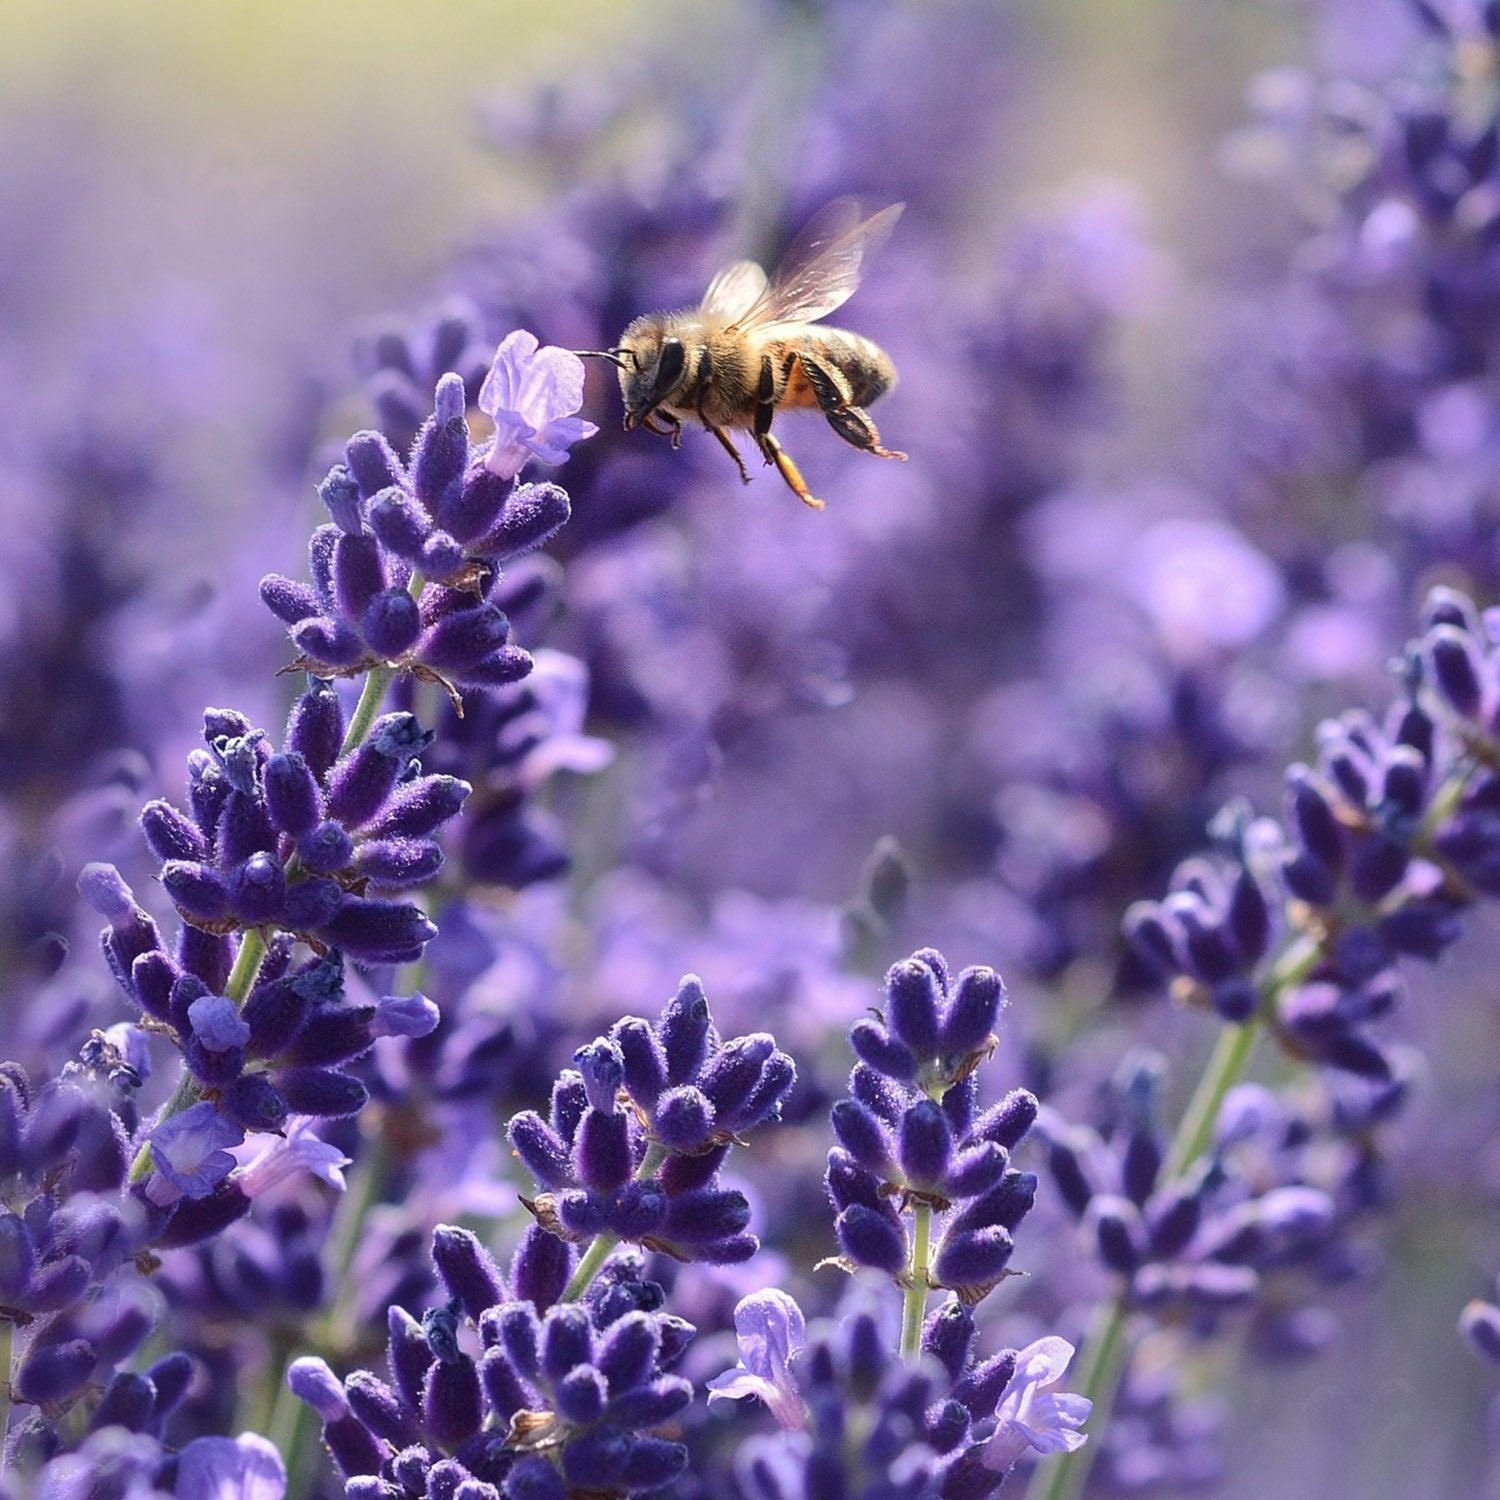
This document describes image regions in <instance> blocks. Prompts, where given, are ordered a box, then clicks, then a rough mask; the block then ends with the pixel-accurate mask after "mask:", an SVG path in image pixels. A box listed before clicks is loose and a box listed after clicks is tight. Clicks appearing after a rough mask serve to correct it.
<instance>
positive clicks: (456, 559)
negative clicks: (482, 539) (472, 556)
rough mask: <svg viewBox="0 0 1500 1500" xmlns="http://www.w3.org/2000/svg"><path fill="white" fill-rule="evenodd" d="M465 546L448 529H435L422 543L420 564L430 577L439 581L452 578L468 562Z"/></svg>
mask: <svg viewBox="0 0 1500 1500" xmlns="http://www.w3.org/2000/svg"><path fill="white" fill-rule="evenodd" d="M467 562H468V558H467V556H466V555H465V554H464V549H463V547H462V546H461V545H460V544H459V543H458V542H457V541H456V540H455V539H454V538H453V537H451V536H449V535H448V533H447V532H446V531H434V532H433V533H432V535H431V536H430V537H428V538H427V540H426V541H425V542H424V543H423V544H422V556H421V557H420V558H419V559H418V566H419V567H420V568H421V570H422V572H423V573H424V574H425V575H426V576H427V577H428V578H432V579H434V580H436V581H437V582H438V583H441V582H443V581H444V580H445V579H448V578H452V577H453V576H454V574H456V573H458V572H460V571H461V570H462V569H463V568H464V566H465V565H466V564H467Z"/></svg>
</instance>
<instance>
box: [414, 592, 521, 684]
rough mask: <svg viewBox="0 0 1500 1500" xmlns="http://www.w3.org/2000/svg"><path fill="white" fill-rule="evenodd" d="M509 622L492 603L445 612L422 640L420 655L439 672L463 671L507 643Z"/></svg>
mask: <svg viewBox="0 0 1500 1500" xmlns="http://www.w3.org/2000/svg"><path fill="white" fill-rule="evenodd" d="M509 634H510V621H509V620H507V619H506V617H505V615H504V614H503V613H502V612H501V611H500V610H499V609H497V608H496V607H495V606H494V605H493V604H485V605H481V606H480V607H479V608H477V609H467V610H462V611H460V612H458V613H456V614H449V615H444V616H443V618H442V619H440V620H439V621H438V622H437V624H436V625H434V626H433V627H432V629H431V630H429V631H428V632H427V634H426V635H425V636H424V637H423V639H422V644H421V646H420V647H419V649H418V654H419V655H420V656H421V658H422V660H423V661H424V662H426V663H427V664H428V665H429V666H433V667H436V668H437V670H438V671H440V672H461V671H462V670H463V669H465V668H467V667H471V666H473V665H475V664H476V663H478V662H480V661H483V660H484V659H485V658H486V657H488V656H489V655H491V654H492V653H493V652H495V651H497V650H498V649H499V648H500V647H501V646H503V645H504V644H505V642H506V638H507V637H508V636H509Z"/></svg>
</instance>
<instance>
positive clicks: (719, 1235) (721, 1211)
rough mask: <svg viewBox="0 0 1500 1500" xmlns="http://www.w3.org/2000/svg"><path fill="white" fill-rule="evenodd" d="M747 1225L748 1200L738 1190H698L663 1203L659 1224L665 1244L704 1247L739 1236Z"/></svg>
mask: <svg viewBox="0 0 1500 1500" xmlns="http://www.w3.org/2000/svg"><path fill="white" fill-rule="evenodd" d="M749 1223H750V1200H749V1199H748V1198H746V1197H745V1195H744V1194H743V1193H742V1192H740V1191H739V1189H738V1188H699V1189H698V1190H697V1191H696V1192H691V1193H679V1194H677V1195H676V1196H675V1197H673V1198H671V1199H669V1200H668V1201H667V1210H666V1219H665V1221H664V1224H663V1228H664V1231H665V1236H666V1238H667V1239H669V1240H683V1241H686V1242H687V1243H689V1244H694V1243H699V1244H705V1243H709V1242H711V1241H714V1240H726V1239H729V1238H730V1237H731V1236H733V1235H737V1234H739V1233H741V1232H742V1231H743V1230H744V1229H745V1227H746V1226H747V1225H748V1224H749Z"/></svg>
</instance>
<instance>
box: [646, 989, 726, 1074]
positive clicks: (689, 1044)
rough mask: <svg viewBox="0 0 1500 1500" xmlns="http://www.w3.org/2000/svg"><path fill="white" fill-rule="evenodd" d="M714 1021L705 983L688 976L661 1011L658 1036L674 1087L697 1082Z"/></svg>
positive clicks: (706, 1052) (705, 1056)
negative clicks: (704, 986) (710, 1012)
mask: <svg viewBox="0 0 1500 1500" xmlns="http://www.w3.org/2000/svg"><path fill="white" fill-rule="evenodd" d="M712 1024H713V1023H712V1019H711V1018H710V1016H709V1011H708V997H707V996H706V995H705V994H704V993H703V981H702V980H700V979H699V978H698V976H697V975H696V974H688V975H685V976H684V978H683V980H682V983H681V984H680V985H678V987H677V993H676V994H675V995H673V997H672V998H671V999H670V1000H668V1001H667V1003H666V1005H665V1006H664V1007H663V1009H662V1013H661V1021H660V1023H659V1024H658V1026H657V1034H658V1036H659V1037H660V1038H661V1045H662V1051H663V1052H664V1053H665V1055H666V1059H667V1081H668V1082H669V1083H671V1084H674V1085H676V1084H683V1083H693V1082H696V1081H697V1077H698V1073H699V1071H700V1070H701V1069H702V1067H703V1064H704V1061H705V1059H706V1058H707V1056H708V1043H709V1031H710V1028H711V1026H712Z"/></svg>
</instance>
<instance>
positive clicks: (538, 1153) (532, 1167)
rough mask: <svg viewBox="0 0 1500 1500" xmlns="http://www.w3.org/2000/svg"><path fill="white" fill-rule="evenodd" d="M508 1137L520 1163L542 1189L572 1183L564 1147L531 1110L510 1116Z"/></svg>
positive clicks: (570, 1168) (560, 1140)
mask: <svg viewBox="0 0 1500 1500" xmlns="http://www.w3.org/2000/svg"><path fill="white" fill-rule="evenodd" d="M508 1134H509V1136H510V1144H511V1147H512V1149H513V1150H514V1151H515V1153H516V1155H517V1156H519V1157H520V1158H521V1164H522V1165H523V1166H524V1167H525V1168H526V1170H527V1171H528V1172H530V1173H531V1175H532V1176H533V1177H535V1178H536V1180H537V1181H538V1182H539V1183H541V1184H542V1186H543V1187H549V1188H560V1187H566V1186H567V1185H568V1184H569V1183H570V1182H572V1180H573V1158H572V1153H571V1151H570V1150H569V1149H568V1144H567V1142H566V1141H564V1140H563V1139H562V1137H561V1136H559V1135H558V1134H557V1132H556V1131H555V1130H553V1129H552V1127H551V1126H550V1125H548V1124H547V1122H546V1121H545V1120H544V1119H542V1117H541V1116H540V1115H539V1114H537V1113H536V1111H535V1110H531V1109H526V1110H522V1111H521V1112H520V1114H518V1115H515V1116H513V1117H512V1119H511V1122H510V1127H509V1131H508Z"/></svg>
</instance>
